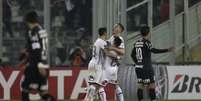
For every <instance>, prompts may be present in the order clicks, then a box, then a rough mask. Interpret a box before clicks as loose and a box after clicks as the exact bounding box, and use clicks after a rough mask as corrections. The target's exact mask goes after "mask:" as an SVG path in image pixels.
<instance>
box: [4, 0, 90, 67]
mask: <svg viewBox="0 0 201 101" xmlns="http://www.w3.org/2000/svg"><path fill="white" fill-rule="evenodd" d="M31 10H35V11H36V12H37V13H38V14H39V16H40V18H39V20H40V22H42V25H44V24H43V23H44V16H43V13H44V0H3V38H4V39H13V40H14V39H16V38H25V37H26V33H25V32H26V30H25V29H26V26H25V24H24V23H23V16H24V14H26V12H29V11H31ZM50 14H51V16H50V33H49V38H50V39H49V40H50V61H51V62H50V63H51V65H52V66H68V67H72V66H76V67H84V66H85V67H86V66H87V64H88V61H89V59H90V54H89V53H90V51H91V49H90V44H91V43H92V42H91V41H92V0H50ZM5 42H6V41H5ZM9 43H10V42H9ZM22 45H25V44H22ZM5 47H9V46H5ZM6 49H9V48H6ZM9 58H12V56H11V57H9Z"/></svg>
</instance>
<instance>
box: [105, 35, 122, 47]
mask: <svg viewBox="0 0 201 101" xmlns="http://www.w3.org/2000/svg"><path fill="white" fill-rule="evenodd" d="M119 38H120V39H121V41H122V43H121V45H119V48H123V49H124V48H125V45H124V39H123V37H122V36H119ZM108 41H109V42H110V43H111V44H113V43H114V36H113V35H112V36H111V37H110V39H109V40H108Z"/></svg>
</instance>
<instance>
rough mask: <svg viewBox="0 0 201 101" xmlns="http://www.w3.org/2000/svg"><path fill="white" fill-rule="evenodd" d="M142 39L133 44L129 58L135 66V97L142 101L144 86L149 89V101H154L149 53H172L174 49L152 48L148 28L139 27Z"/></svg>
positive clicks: (153, 85) (153, 82) (152, 73)
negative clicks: (136, 86) (136, 81)
mask: <svg viewBox="0 0 201 101" xmlns="http://www.w3.org/2000/svg"><path fill="white" fill-rule="evenodd" d="M140 32H141V35H142V38H141V39H139V40H137V41H136V42H135V43H134V48H133V50H132V53H131V57H132V59H133V61H134V62H135V64H136V66H135V67H136V69H135V71H136V74H137V79H138V89H137V96H138V101H143V89H144V87H145V86H147V87H148V89H149V97H150V99H151V101H156V94H155V78H154V71H153V67H152V64H151V53H165V52H170V51H173V50H174V48H173V47H170V48H168V49H156V48H153V47H152V44H151V42H150V41H149V40H148V38H149V34H150V28H149V27H148V26H143V27H141V30H140Z"/></svg>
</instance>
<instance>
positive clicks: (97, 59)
mask: <svg viewBox="0 0 201 101" xmlns="http://www.w3.org/2000/svg"><path fill="white" fill-rule="evenodd" d="M106 45H107V43H106V41H105V40H103V39H101V38H98V39H97V40H96V41H95V43H94V45H93V51H92V59H91V61H93V63H95V64H97V65H103V64H104V60H105V53H104V48H105V46H106Z"/></svg>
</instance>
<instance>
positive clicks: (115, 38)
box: [113, 36, 122, 47]
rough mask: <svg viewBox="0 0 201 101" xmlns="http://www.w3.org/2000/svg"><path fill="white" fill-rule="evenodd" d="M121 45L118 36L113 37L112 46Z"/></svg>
mask: <svg viewBox="0 0 201 101" xmlns="http://www.w3.org/2000/svg"><path fill="white" fill-rule="evenodd" d="M121 43H122V40H121V39H120V37H119V36H114V43H113V44H114V46H115V47H119V46H120V45H121Z"/></svg>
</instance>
